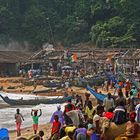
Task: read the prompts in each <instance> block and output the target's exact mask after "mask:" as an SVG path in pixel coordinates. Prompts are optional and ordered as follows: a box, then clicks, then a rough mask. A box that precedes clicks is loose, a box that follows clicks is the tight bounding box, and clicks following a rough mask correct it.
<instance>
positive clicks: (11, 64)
mask: <svg viewBox="0 0 140 140" xmlns="http://www.w3.org/2000/svg"><path fill="white" fill-rule="evenodd" d="M30 55H31V53H30V52H25V51H0V76H1V77H4V76H16V75H18V71H19V68H20V66H21V65H22V63H25V62H26V61H27V59H28V58H29V56H30Z"/></svg>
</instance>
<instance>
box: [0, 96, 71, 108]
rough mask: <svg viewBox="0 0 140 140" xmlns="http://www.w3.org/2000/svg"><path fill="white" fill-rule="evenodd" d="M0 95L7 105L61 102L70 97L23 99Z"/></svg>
mask: <svg viewBox="0 0 140 140" xmlns="http://www.w3.org/2000/svg"><path fill="white" fill-rule="evenodd" d="M0 97H1V98H2V99H3V100H4V101H5V102H6V103H7V104H9V105H13V106H16V105H39V104H61V103H65V102H66V101H68V99H70V98H71V97H70V96H69V97H66V98H59V97H58V98H48V99H39V98H36V99H29V100H24V99H22V98H21V99H10V98H9V97H7V96H6V97H3V96H2V95H1V94H0Z"/></svg>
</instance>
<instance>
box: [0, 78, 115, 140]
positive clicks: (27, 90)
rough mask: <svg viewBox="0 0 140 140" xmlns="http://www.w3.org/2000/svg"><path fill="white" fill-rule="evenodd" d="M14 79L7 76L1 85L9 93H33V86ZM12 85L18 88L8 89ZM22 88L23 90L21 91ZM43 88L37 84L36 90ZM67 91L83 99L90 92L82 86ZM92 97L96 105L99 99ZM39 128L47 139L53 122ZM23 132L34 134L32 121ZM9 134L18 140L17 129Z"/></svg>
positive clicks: (23, 134)
mask: <svg viewBox="0 0 140 140" xmlns="http://www.w3.org/2000/svg"><path fill="white" fill-rule="evenodd" d="M13 79H14V78H6V79H4V78H2V80H1V85H2V86H3V87H4V91H6V92H8V93H11V92H12V93H15V94H25V95H27V94H28V95H29V94H31V93H30V92H31V91H32V90H33V86H24V88H23V85H22V83H21V82H19V83H18V82H17V83H12V81H13ZM14 80H17V81H21V78H20V79H19V78H15V79H14ZM5 83H6V84H5ZM10 85H12V86H14V87H16V88H15V89H14V90H13V89H11V90H9V89H7V87H8V86H10ZM21 89H22V92H19V91H20V90H21ZM42 89H45V87H43V86H40V85H39V86H37V88H36V90H42ZM62 91H63V89H62V90H60V91H59V93H60V94H62ZM99 91H102V90H101V88H100V89H99ZM67 92H68V94H69V95H72V94H78V95H80V96H82V99H83V100H84V99H85V93H89V91H87V89H85V88H82V87H71V88H69V89H68V91H67ZM104 92H105V91H104ZM104 92H103V91H102V93H104ZM110 92H112V93H113V90H111V91H110ZM31 95H32V94H31ZM47 95H48V94H45V93H44V94H42V95H40V94H39V95H38V96H47ZM49 95H50V96H57V95H59V94H58V92H57V93H56V92H53V93H51V94H49ZM90 99H91V100H92V101H93V104H94V105H96V104H97V101H96V100H95V98H94V96H93V95H91V96H90ZM5 107H7V105H1V108H5ZM13 115H14V114H13ZM39 130H43V131H44V132H45V136H44V138H45V139H46V138H49V137H50V134H51V124H50V123H46V124H45V122H44V124H43V125H39ZM21 134H22V135H21V136H22V137H26V138H29V137H30V136H32V135H33V130H32V122H31V126H30V127H28V128H24V129H22V131H21ZM9 135H10V140H16V139H17V136H16V131H14V130H13V131H10V132H9Z"/></svg>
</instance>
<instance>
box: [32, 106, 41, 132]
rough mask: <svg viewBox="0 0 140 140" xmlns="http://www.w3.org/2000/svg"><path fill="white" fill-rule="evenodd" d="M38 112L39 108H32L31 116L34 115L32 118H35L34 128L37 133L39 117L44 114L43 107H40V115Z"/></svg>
mask: <svg viewBox="0 0 140 140" xmlns="http://www.w3.org/2000/svg"><path fill="white" fill-rule="evenodd" d="M33 112H34V115H33ZM37 112H38V110H32V111H31V116H32V119H33V130H34V134H36V133H37V130H38V119H39V117H40V116H41V115H42V111H41V109H40V114H39V115H37Z"/></svg>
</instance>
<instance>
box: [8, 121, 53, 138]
mask: <svg viewBox="0 0 140 140" xmlns="http://www.w3.org/2000/svg"><path fill="white" fill-rule="evenodd" d="M51 126H52V125H51V124H50V123H48V124H44V125H39V127H38V128H39V130H43V131H44V133H45V135H44V140H46V139H48V138H49V137H50V135H51ZM21 135H22V136H21V137H25V138H30V137H31V136H33V135H34V133H33V129H32V127H29V128H25V129H22V130H21ZM9 136H10V140H16V139H17V138H19V137H17V135H16V131H10V132H9Z"/></svg>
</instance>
